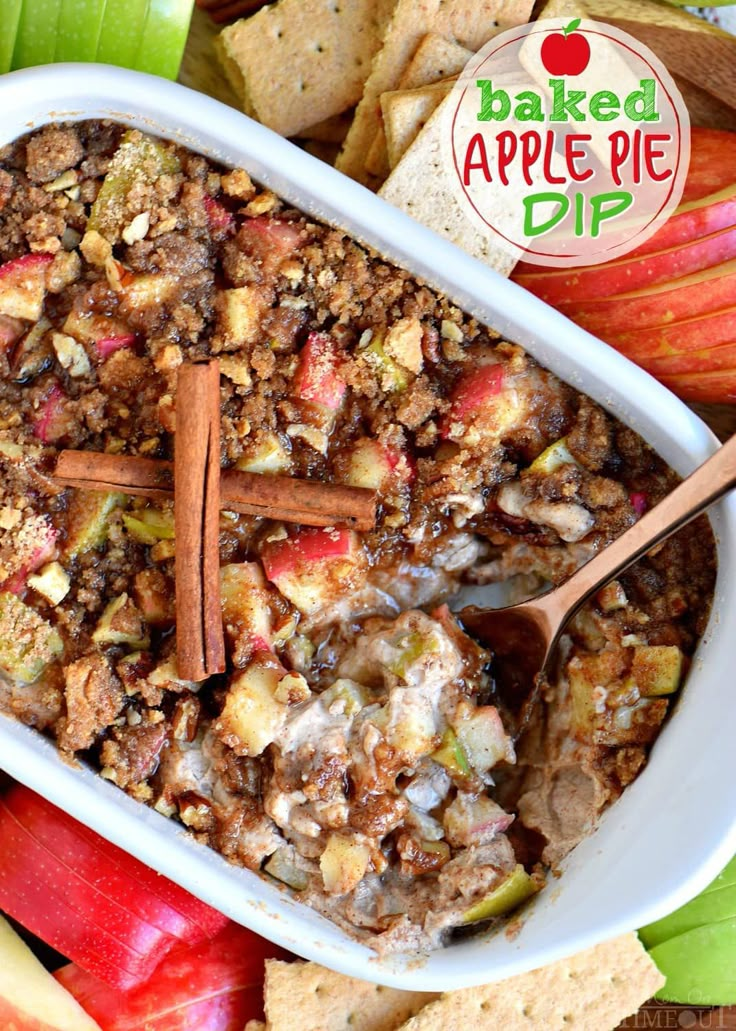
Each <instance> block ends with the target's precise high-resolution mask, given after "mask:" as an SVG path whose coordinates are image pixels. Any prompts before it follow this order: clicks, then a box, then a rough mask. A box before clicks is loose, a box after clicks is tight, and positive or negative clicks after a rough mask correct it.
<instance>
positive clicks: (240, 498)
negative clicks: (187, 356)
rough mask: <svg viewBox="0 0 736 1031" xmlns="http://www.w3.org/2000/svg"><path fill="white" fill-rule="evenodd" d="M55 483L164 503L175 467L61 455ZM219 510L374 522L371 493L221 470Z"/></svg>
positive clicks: (310, 520) (357, 525)
mask: <svg viewBox="0 0 736 1031" xmlns="http://www.w3.org/2000/svg"><path fill="white" fill-rule="evenodd" d="M54 479H55V480H56V481H57V482H58V483H59V484H62V485H63V486H65V487H82V488H83V489H85V490H104V491H122V492H123V493H125V494H135V495H139V496H140V495H142V496H143V497H148V498H152V499H154V500H160V501H165V500H167V499H169V500H170V499H171V497H172V493H173V490H174V464H173V462H165V461H161V460H158V459H153V458H141V457H138V456H136V455H106V454H98V453H97V452H94V451H62V452H61V453H60V455H59V457H58V460H57V463H56V471H55V473H54ZM220 507H221V508H226V509H228V510H229V511H231V512H241V513H244V514H246V515H257V516H264V517H265V518H268V519H281V520H283V521H284V522H286V523H299V524H301V525H302V526H349V527H351V528H352V529H355V530H371V529H372V528H373V526H374V525H375V521H376V499H375V494H374V492H373V491H372V490H366V489H364V488H363V487H346V486H344V485H343V484H339V483H334V484H333V483H318V482H317V481H315V480H300V479H296V478H290V477H288V476H264V475H261V474H260V473H249V472H241V471H239V470H237V469H223V470H222V472H221V474H220Z"/></svg>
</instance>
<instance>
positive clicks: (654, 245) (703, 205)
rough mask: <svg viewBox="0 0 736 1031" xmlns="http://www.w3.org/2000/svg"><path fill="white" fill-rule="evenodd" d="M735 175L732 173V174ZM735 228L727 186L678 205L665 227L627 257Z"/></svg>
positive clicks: (733, 197)
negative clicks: (731, 227) (730, 227)
mask: <svg viewBox="0 0 736 1031" xmlns="http://www.w3.org/2000/svg"><path fill="white" fill-rule="evenodd" d="M734 174H735V175H736V173H734ZM732 225H736V184H734V183H731V184H730V185H729V186H727V187H726V188H725V189H723V190H719V192H718V193H713V194H709V196H707V197H700V198H699V199H698V200H694V201H690V202H689V203H688V204H680V206H679V207H678V208H677V210H676V211H675V212H674V214H672V215H671V216H670V217H669V218H668V219H667V221H666V222H665V224H664V225H663V226H662V228H661V229H659V230H658V231H657V232H656V233H655V234H654V235H653V236H650V237H649V239H648V240H647V241H646V242H645V243H643V244H641V246H639V247H636V248H635V249H634V250H632V251H629V253H628V254H627V255H626V257H627V258H636V257H639V256H640V255H642V254H652V253H653V252H654V251H664V250H666V249H667V248H668V247H678V246H682V244H684V243H688V242H689V241H690V240H698V239H700V238H701V237H703V236H709V235H710V234H711V233H717V232H718V231H719V230H720V229H727V228H728V227H729V226H732Z"/></svg>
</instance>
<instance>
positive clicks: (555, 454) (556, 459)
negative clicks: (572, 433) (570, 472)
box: [529, 437, 578, 473]
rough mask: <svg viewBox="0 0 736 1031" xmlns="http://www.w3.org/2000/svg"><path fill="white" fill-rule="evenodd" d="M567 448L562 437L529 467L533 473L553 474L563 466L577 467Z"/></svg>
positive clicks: (565, 440)
mask: <svg viewBox="0 0 736 1031" xmlns="http://www.w3.org/2000/svg"><path fill="white" fill-rule="evenodd" d="M577 464H578V463H577V462H576V461H575V459H574V458H573V457H572V455H571V454H570V452H569V451H568V448H567V438H566V437H562V438H561V439H560V440H556V441H555V442H554V444H550V446H549V447H548V448H546V449H545V450H544V451H543V452H542V453H541V455H539V456H538V457H537V458H535V459H534V461H533V462H532V464H531V465H530V466H529V470H530V472H533V473H553V472H555V471H556V470H557V469H559V468H560V466H563V465H577Z"/></svg>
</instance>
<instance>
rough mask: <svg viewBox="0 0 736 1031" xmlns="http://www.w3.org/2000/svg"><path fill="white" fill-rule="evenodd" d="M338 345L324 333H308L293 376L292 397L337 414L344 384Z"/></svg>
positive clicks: (343, 391) (344, 387)
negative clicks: (340, 369) (294, 396)
mask: <svg viewBox="0 0 736 1031" xmlns="http://www.w3.org/2000/svg"><path fill="white" fill-rule="evenodd" d="M339 368H340V356H339V354H338V349H337V344H336V343H335V341H334V340H333V339H332V337H331V336H328V335H327V334H326V333H310V334H309V336H308V337H307V342H306V344H305V345H304V347H303V348H302V349H301V352H300V354H299V365H298V366H297V370H296V373H295V375H294V383H293V387H294V394H295V395H296V396H297V397H300V398H301V399H302V400H303V401H312V402H313V403H314V404H318V405H322V407H323V408H327V409H329V410H330V411H331V412H336V411H337V410H338V409H339V408H340V406H341V405H342V402H343V398H344V397H345V392H346V390H347V384H346V383H345V380H344V379H343V378H342V377H341V376H340V373H339Z"/></svg>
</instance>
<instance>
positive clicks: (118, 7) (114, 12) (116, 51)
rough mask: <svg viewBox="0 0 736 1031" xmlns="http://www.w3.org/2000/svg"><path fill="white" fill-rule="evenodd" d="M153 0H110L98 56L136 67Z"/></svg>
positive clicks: (112, 62)
mask: <svg viewBox="0 0 736 1031" xmlns="http://www.w3.org/2000/svg"><path fill="white" fill-rule="evenodd" d="M148 3H149V0H107V5H106V7H105V15H104V18H103V19H102V29H101V31H100V42H99V44H98V47H97V60H98V61H101V62H102V63H103V64H117V65H120V66H121V67H123V68H134V67H135V59H136V56H137V54H138V48H139V46H140V42H141V38H142V37H143V30H144V28H145V24H146V16H147V14H148Z"/></svg>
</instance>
